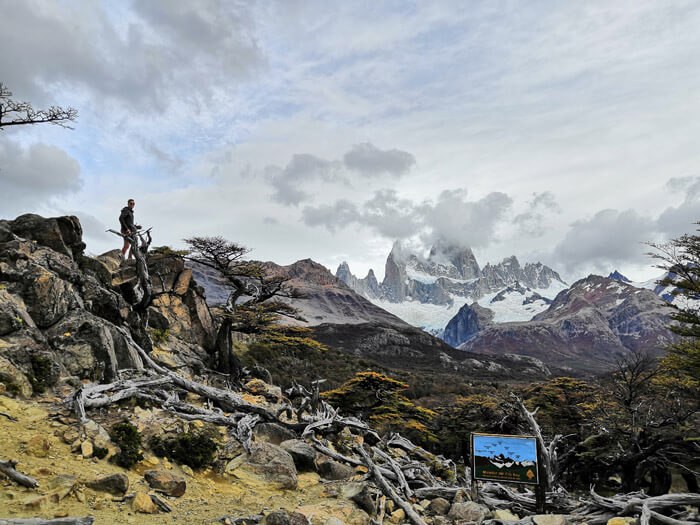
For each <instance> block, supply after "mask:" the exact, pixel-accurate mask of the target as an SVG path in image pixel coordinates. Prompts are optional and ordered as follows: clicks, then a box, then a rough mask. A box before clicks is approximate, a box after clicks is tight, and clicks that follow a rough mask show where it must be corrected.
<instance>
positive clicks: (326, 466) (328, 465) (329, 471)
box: [317, 459, 355, 480]
mask: <svg viewBox="0 0 700 525" xmlns="http://www.w3.org/2000/svg"><path fill="white" fill-rule="evenodd" d="M317 469H318V473H319V474H320V475H321V476H322V477H324V478H326V479H330V480H341V479H349V478H351V477H352V476H354V475H355V469H354V468H352V467H351V466H349V465H345V464H343V463H339V462H337V461H333V460H332V459H329V460H326V461H323V462H322V463H319V464H318V467H317Z"/></svg>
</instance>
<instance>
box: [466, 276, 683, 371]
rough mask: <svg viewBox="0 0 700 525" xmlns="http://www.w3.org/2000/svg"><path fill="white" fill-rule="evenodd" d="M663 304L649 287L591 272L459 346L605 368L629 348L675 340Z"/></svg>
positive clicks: (654, 350)
mask: <svg viewBox="0 0 700 525" xmlns="http://www.w3.org/2000/svg"><path fill="white" fill-rule="evenodd" d="M668 313H669V309H668V307H667V305H666V303H665V301H663V300H662V299H661V298H659V297H658V296H657V295H655V294H654V293H653V292H651V291H650V290H644V289H640V288H636V287H634V286H631V285H629V284H627V283H624V282H621V281H618V280H613V279H608V278H605V277H600V276H596V275H591V276H589V277H587V278H585V279H582V280H580V281H577V282H576V283H574V284H573V285H572V286H571V288H569V289H567V290H564V291H562V292H561V293H559V294H558V295H557V297H556V298H555V299H554V301H553V302H552V304H551V305H550V306H549V308H548V309H547V310H546V311H544V312H542V313H540V314H538V315H536V316H535V317H534V318H533V319H532V321H529V322H518V323H501V324H497V325H491V326H487V327H486V328H484V329H483V330H481V331H479V332H478V333H477V334H471V339H470V340H468V341H466V342H464V343H462V344H461V345H460V346H459V348H460V349H463V350H467V351H476V352H479V353H486V354H491V355H497V354H500V353H514V354H519V355H528V356H531V357H536V358H538V359H541V360H542V361H543V362H545V363H547V364H548V365H550V364H551V365H554V366H558V367H561V368H564V369H570V370H572V371H578V372H580V373H584V372H585V373H589V372H593V373H594V372H601V371H605V370H609V369H610V368H612V367H613V366H615V363H616V361H617V360H619V359H621V358H624V357H626V356H628V355H629V354H630V352H646V353H650V354H651V355H661V354H662V353H663V347H664V346H666V345H667V344H669V343H670V342H672V341H674V340H675V336H674V335H673V334H672V333H671V332H670V331H669V330H668V328H667V326H668V324H669V322H670V319H669V317H668Z"/></svg>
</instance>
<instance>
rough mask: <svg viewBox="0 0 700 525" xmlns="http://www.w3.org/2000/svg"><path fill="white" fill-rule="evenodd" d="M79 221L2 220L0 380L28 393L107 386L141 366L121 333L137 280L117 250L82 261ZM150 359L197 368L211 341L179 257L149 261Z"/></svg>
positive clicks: (207, 319)
mask: <svg viewBox="0 0 700 525" xmlns="http://www.w3.org/2000/svg"><path fill="white" fill-rule="evenodd" d="M84 250H85V244H84V243H83V241H82V228H81V226H80V221H79V220H78V219H77V218H76V217H55V218H49V219H44V218H43V217H40V216H39V215H33V214H28V215H22V216H20V217H18V218H17V219H15V220H13V221H5V220H0V363H2V364H3V365H4V366H2V367H0V368H1V369H2V371H0V381H2V382H4V383H5V384H6V385H9V388H11V389H17V391H18V392H20V393H21V394H22V395H25V396H28V395H30V394H31V393H32V391H33V390H36V389H40V390H41V389H43V388H45V387H46V386H50V385H52V384H55V383H56V382H59V381H62V382H68V383H72V384H77V382H79V381H80V380H83V379H88V380H103V381H110V380H112V379H114V378H115V377H116V375H117V371H118V370H120V369H141V368H143V363H142V362H141V358H140V357H139V355H138V353H137V352H136V350H135V349H134V348H133V347H132V346H131V344H130V343H129V341H128V340H127V338H125V336H124V335H123V332H122V331H121V329H122V328H124V327H126V326H128V324H127V321H128V317H129V312H130V305H129V299H130V294H131V293H133V283H134V282H135V281H136V271H135V267H134V266H133V264H129V263H124V262H122V261H121V260H120V258H119V251H118V250H113V251H111V252H107V253H105V254H102V255H100V256H97V257H90V256H86V255H84V253H83V252H84ZM149 267H150V271H151V274H152V275H153V281H154V292H155V293H156V299H155V300H154V303H153V306H152V307H151V316H150V317H151V324H150V326H151V328H152V329H153V330H156V331H157V332H158V336H159V337H157V338H156V339H158V341H159V343H158V348H157V352H155V353H154V357H155V358H156V359H157V360H158V359H159V360H160V361H161V362H162V363H164V364H166V365H170V366H193V367H194V368H200V369H201V368H203V366H204V361H205V360H206V359H207V354H206V351H207V350H209V349H211V348H212V347H213V345H214V341H215V332H214V323H213V321H212V318H211V314H210V312H209V309H208V307H207V305H206V303H205V300H204V297H203V290H202V289H201V288H200V287H199V286H198V285H197V284H196V282H195V281H194V280H193V279H192V272H191V271H190V270H189V269H186V268H185V267H184V263H183V261H182V259H181V258H180V257H177V256H169V255H158V254H154V255H153V256H151V257H150V258H149ZM203 350H204V352H203Z"/></svg>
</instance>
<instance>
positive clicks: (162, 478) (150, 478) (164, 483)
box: [143, 469, 187, 498]
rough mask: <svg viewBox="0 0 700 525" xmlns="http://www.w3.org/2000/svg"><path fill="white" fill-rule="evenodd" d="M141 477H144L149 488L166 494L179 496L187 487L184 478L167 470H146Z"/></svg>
mask: <svg viewBox="0 0 700 525" xmlns="http://www.w3.org/2000/svg"><path fill="white" fill-rule="evenodd" d="M143 477H144V478H146V481H147V482H148V484H149V485H150V486H151V488H153V489H155V490H157V491H158V492H162V493H163V494H167V495H168V496H174V497H176V498H179V497H181V496H182V495H184V494H185V490H186V489H187V483H186V482H185V478H183V477H180V476H176V475H175V474H173V473H171V472H168V471H167V470H162V469H160V470H147V471H146V472H144V474H143Z"/></svg>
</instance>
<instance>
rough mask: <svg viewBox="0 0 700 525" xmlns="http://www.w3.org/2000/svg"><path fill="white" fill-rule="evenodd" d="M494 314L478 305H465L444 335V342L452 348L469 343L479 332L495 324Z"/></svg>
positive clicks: (446, 328) (448, 325)
mask: <svg viewBox="0 0 700 525" xmlns="http://www.w3.org/2000/svg"><path fill="white" fill-rule="evenodd" d="M493 317H494V314H493V312H492V311H491V310H489V309H488V308H484V307H482V306H479V304H478V303H472V304H471V305H466V304H465V305H464V306H463V307H462V308H460V309H459V312H457V315H455V316H454V317H453V318H452V319H451V320H450V322H449V323H447V326H446V327H445V331H444V333H443V339H444V341H445V342H446V343H447V344H448V345H451V346H454V347H456V346H458V345H460V344H462V343H464V342H465V341H469V340H470V339H471V338H472V337H474V336H475V335H476V334H477V333H478V332H480V331H481V330H483V329H484V328H486V327H487V326H489V325H491V324H493Z"/></svg>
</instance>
